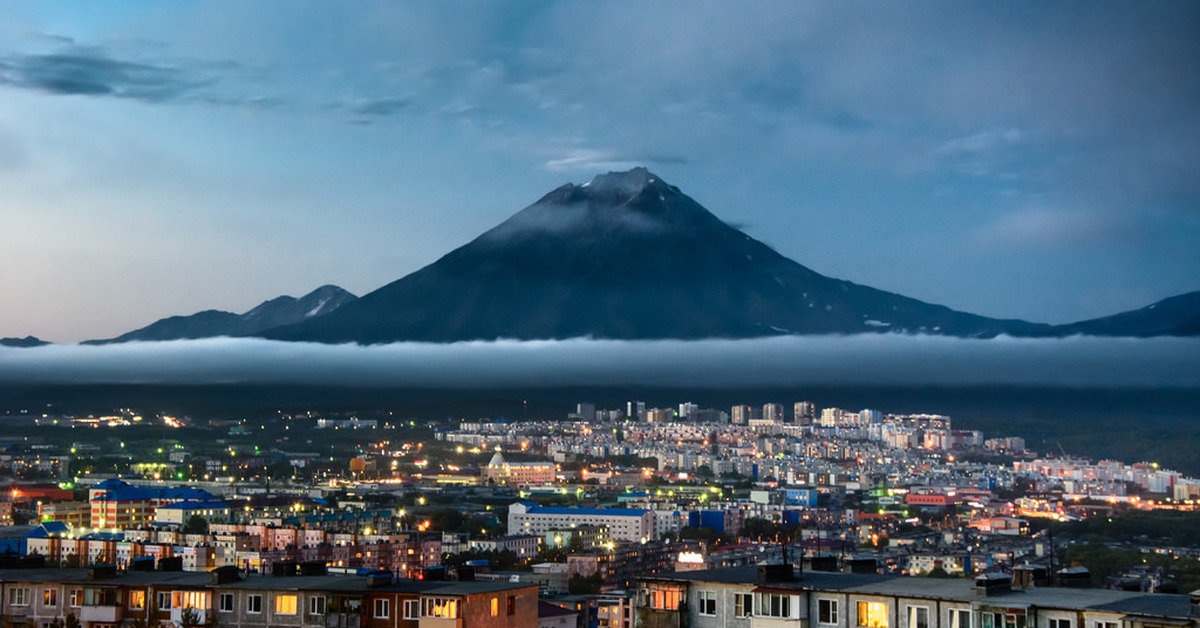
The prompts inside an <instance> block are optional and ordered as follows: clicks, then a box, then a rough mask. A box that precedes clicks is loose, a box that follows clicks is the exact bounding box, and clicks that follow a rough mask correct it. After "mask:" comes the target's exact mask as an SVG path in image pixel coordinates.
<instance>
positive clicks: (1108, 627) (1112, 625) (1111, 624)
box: [1093, 621, 1117, 628]
mask: <svg viewBox="0 0 1200 628" xmlns="http://www.w3.org/2000/svg"><path fill="white" fill-rule="evenodd" d="M1093 626H1095V628H1117V622H1115V621H1098V622H1095V623H1093Z"/></svg>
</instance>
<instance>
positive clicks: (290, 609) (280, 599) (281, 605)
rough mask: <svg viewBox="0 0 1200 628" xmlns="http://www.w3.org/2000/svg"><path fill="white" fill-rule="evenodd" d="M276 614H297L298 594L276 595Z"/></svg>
mask: <svg viewBox="0 0 1200 628" xmlns="http://www.w3.org/2000/svg"><path fill="white" fill-rule="evenodd" d="M275 614H276V615H295V614H296V596H295V595H282V594H276V595H275Z"/></svg>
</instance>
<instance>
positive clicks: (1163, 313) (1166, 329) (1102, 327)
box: [1055, 291, 1200, 338]
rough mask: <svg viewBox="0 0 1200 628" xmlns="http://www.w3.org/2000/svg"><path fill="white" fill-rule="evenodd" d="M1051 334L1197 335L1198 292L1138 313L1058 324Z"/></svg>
mask: <svg viewBox="0 0 1200 628" xmlns="http://www.w3.org/2000/svg"><path fill="white" fill-rule="evenodd" d="M1055 331H1056V332H1058V333H1060V334H1062V335H1068V334H1083V335H1086V336H1138V337H1143V338H1145V337H1150V336H1195V335H1198V334H1200V291H1196V292H1188V293H1186V294H1181V295H1177V296H1173V297H1170V298H1168V299H1163V300H1162V301H1158V302H1157V303H1152V304H1150V305H1147V306H1146V307H1144V308H1141V309H1138V310H1131V311H1128V312H1121V313H1120V314H1113V315H1112V316H1104V317H1101V318H1094V319H1091V320H1086V321H1080V322H1077V323H1070V324H1068V325H1061V326H1059V327H1056V328H1055Z"/></svg>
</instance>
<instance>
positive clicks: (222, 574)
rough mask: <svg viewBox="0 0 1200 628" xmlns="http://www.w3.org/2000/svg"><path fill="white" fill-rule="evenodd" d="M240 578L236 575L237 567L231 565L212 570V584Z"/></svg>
mask: <svg viewBox="0 0 1200 628" xmlns="http://www.w3.org/2000/svg"><path fill="white" fill-rule="evenodd" d="M238 580H241V578H240V577H239V576H238V568H237V567H235V566H233V565H225V566H224V567H217V568H216V569H214V570H212V583H213V584H227V583H230V582H237V581H238Z"/></svg>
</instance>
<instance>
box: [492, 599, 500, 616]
mask: <svg viewBox="0 0 1200 628" xmlns="http://www.w3.org/2000/svg"><path fill="white" fill-rule="evenodd" d="M499 614H500V598H498V597H494V598H492V617H495V616H497V615H499Z"/></svg>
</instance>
